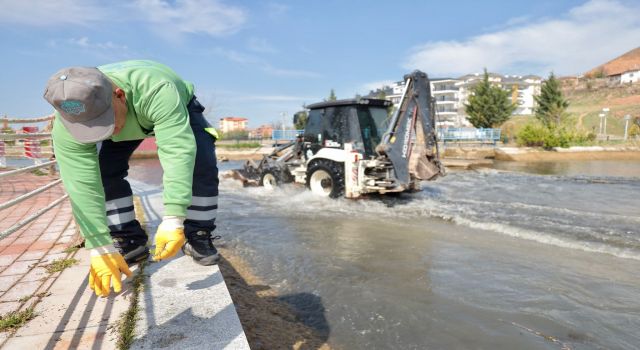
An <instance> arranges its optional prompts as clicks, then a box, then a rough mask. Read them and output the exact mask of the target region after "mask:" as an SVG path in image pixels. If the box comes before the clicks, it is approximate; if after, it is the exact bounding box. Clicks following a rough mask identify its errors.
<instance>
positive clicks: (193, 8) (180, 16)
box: [135, 0, 247, 37]
mask: <svg viewBox="0 0 640 350" xmlns="http://www.w3.org/2000/svg"><path fill="white" fill-rule="evenodd" d="M135 6H136V7H137V8H138V10H139V12H140V14H141V15H143V16H146V19H147V20H148V21H150V22H151V23H153V24H155V25H157V26H161V28H158V29H159V32H161V33H165V34H167V35H169V36H174V37H175V36H176V35H178V34H182V33H191V34H193V33H204V34H207V35H211V36H224V35H229V34H233V33H235V32H237V31H238V30H239V29H240V28H241V27H242V25H243V24H244V23H245V21H246V17H247V16H246V14H245V11H244V10H242V9H241V8H239V7H237V6H231V5H225V4H223V3H222V2H221V1H219V0H176V1H172V2H170V1H168V0H136V1H135Z"/></svg>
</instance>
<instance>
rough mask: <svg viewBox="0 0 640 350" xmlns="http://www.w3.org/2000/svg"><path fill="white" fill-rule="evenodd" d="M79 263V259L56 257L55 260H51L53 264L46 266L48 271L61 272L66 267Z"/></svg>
mask: <svg viewBox="0 0 640 350" xmlns="http://www.w3.org/2000/svg"><path fill="white" fill-rule="evenodd" d="M77 263H78V260H76V259H73V258H71V259H56V260H54V261H52V262H51V264H49V265H47V266H45V269H47V272H48V273H56V272H60V271H63V270H64V269H67V268H69V267H71V266H73V265H75V264H77Z"/></svg>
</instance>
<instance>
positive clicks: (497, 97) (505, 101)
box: [464, 68, 516, 128]
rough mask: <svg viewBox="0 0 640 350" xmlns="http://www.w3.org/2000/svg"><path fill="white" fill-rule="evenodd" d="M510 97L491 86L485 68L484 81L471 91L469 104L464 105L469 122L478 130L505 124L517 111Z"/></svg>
mask: <svg viewBox="0 0 640 350" xmlns="http://www.w3.org/2000/svg"><path fill="white" fill-rule="evenodd" d="M509 95H510V94H509V92H508V91H505V90H503V89H502V88H500V87H499V86H493V85H491V83H490V82H489V73H487V69H486V68H485V70H484V79H482V82H480V83H479V84H478V85H476V86H474V87H473V88H472V89H471V96H469V103H468V104H465V105H464V106H465V109H466V112H467V114H468V115H469V122H470V123H471V124H473V126H475V127H476V128H492V127H497V126H499V125H500V124H502V123H504V122H505V121H506V120H507V119H509V117H510V116H511V113H513V111H514V110H515V109H516V106H515V105H514V104H513V103H511V101H510V98H509Z"/></svg>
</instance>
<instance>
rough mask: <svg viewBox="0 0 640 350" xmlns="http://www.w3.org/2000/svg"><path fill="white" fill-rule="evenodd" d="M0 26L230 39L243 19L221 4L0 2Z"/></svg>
mask: <svg viewBox="0 0 640 350" xmlns="http://www.w3.org/2000/svg"><path fill="white" fill-rule="evenodd" d="M0 9H1V11H0V24H1V23H8V24H19V25H28V26H42V27H51V26H59V25H70V24H71V25H81V26H88V25H91V24H95V23H98V22H106V21H130V22H140V21H143V22H147V23H148V24H149V25H151V27H152V29H155V30H156V32H158V33H159V34H160V35H164V36H166V37H169V38H179V37H180V36H181V35H182V34H206V35H210V36H225V35H230V34H233V33H235V32H237V31H238V30H240V28H241V27H242V26H243V25H244V23H245V22H246V19H247V15H246V13H245V11H244V10H243V9H241V8H240V7H238V6H233V5H226V4H224V3H223V2H222V0H175V1H169V0H135V1H134V2H132V3H130V4H129V3H118V2H115V3H107V2H103V1H99V0H55V1H51V0H19V1H18V0H0Z"/></svg>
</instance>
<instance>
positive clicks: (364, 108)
mask: <svg viewBox="0 0 640 350" xmlns="http://www.w3.org/2000/svg"><path fill="white" fill-rule="evenodd" d="M390 106H391V102H390V101H387V100H380V99H368V98H360V99H348V100H337V101H327V102H320V103H315V104H312V105H309V106H307V108H309V117H308V119H307V125H306V126H305V129H304V154H305V156H308V155H309V154H315V153H316V152H318V150H320V149H322V148H326V147H329V148H338V149H344V144H345V143H351V144H353V149H354V150H357V151H358V152H359V153H361V154H364V155H365V157H375V148H376V146H377V145H378V144H379V143H380V141H381V140H382V136H383V134H384V133H385V132H386V131H387V128H388V124H389V120H390V115H389V113H388V109H389V107H390Z"/></svg>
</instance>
